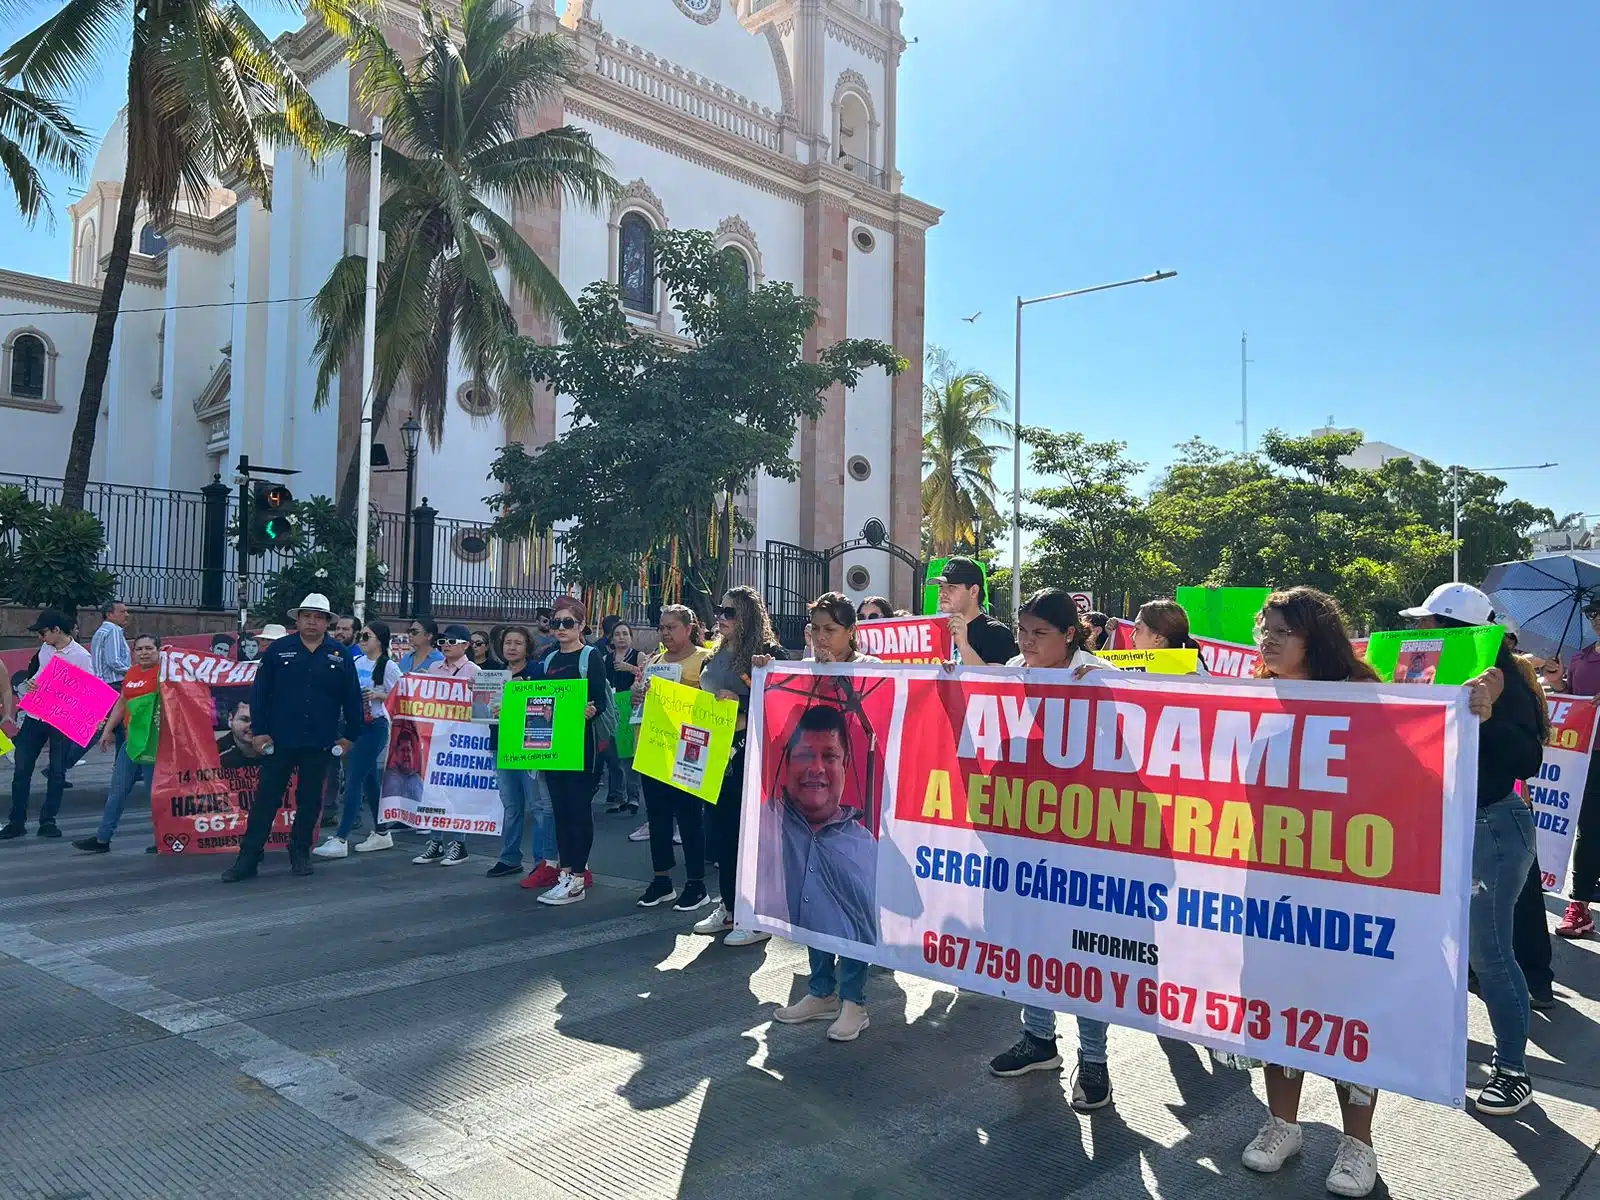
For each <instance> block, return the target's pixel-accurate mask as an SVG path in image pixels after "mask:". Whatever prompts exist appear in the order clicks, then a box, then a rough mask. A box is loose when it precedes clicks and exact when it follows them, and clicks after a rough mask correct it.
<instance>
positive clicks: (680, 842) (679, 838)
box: [672, 827, 683, 846]
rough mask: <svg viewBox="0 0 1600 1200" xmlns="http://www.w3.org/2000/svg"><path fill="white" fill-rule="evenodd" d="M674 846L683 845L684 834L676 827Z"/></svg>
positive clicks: (673, 833) (673, 838) (673, 836)
mask: <svg viewBox="0 0 1600 1200" xmlns="http://www.w3.org/2000/svg"><path fill="white" fill-rule="evenodd" d="M672 844H673V845H674V846H681V845H683V834H681V833H679V832H678V830H677V828H676V827H674V828H673V830H672Z"/></svg>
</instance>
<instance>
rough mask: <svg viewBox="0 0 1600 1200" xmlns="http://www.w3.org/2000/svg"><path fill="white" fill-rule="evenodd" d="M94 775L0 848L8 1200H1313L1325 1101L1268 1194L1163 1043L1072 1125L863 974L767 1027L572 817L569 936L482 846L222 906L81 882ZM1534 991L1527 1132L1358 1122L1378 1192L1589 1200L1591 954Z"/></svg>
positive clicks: (786, 996) (1190, 1065)
mask: <svg viewBox="0 0 1600 1200" xmlns="http://www.w3.org/2000/svg"><path fill="white" fill-rule="evenodd" d="M108 776H109V771H108V769H107V767H106V765H105V762H104V760H103V759H100V758H99V757H98V756H96V755H91V757H90V759H89V760H88V761H86V762H85V763H84V764H83V765H81V766H80V767H78V768H77V769H76V770H75V771H74V772H73V773H72V776H71V778H72V780H73V782H74V783H75V785H76V786H75V787H74V788H73V789H72V790H71V791H70V792H68V794H67V796H68V799H67V805H66V808H65V810H64V812H63V815H62V826H63V828H64V829H65V831H66V834H67V837H66V839H63V840H62V841H59V842H51V841H45V840H41V839H39V838H36V837H33V836H32V835H31V832H30V836H29V837H28V838H26V839H24V840H21V841H18V842H12V843H6V844H0V1012H3V1013H4V1014H5V1016H6V1023H7V1034H8V1036H7V1037H6V1039H5V1041H4V1044H3V1045H0V1128H3V1129H4V1131H5V1136H4V1138H3V1140H0V1197H4V1198H6V1200H11V1198H17V1200H21V1198H24V1197H26V1198H29V1200H44V1198H46V1197H49V1198H53V1200H65V1198H67V1197H95V1198H99V1197H119V1198H120V1197H162V1198H177V1197H191V1196H192V1197H207V1198H211V1197H218V1196H226V1197H272V1198H274V1200H276V1198H282V1197H318V1198H321V1197H353V1198H356V1197H359V1198H361V1200H367V1198H377V1197H441V1198H443V1197H455V1198H460V1200H476V1198H479V1197H482V1198H491V1197H493V1198H500V1197H515V1198H517V1200H535V1198H538V1197H544V1196H561V1197H585V1198H589V1197H594V1198H599V1197H629V1198H632V1197H657V1196H676V1195H683V1196H704V1197H719V1198H720V1197H737V1198H739V1200H754V1198H758V1197H766V1196H777V1197H790V1196H793V1197H808V1198H809V1197H818V1196H847V1197H855V1198H863V1200H864V1198H869V1197H880V1196H906V1197H930V1196H940V1197H965V1196H985V1197H993V1196H1005V1197H1055V1198H1065V1197H1080V1196H1081V1197H1095V1198H1097V1200H1099V1198H1105V1197H1124V1196H1182V1197H1185V1198H1190V1197H1193V1198H1196V1200H1200V1198H1208V1197H1216V1198H1219V1200H1220V1198H1223V1197H1227V1198H1228V1200H1235V1198H1238V1197H1274V1198H1276V1197H1301V1196H1305V1197H1320V1196H1324V1195H1325V1194H1326V1193H1325V1192H1324V1190H1323V1179H1324V1176H1325V1175H1326V1173H1327V1170H1328V1166H1329V1165H1330V1163H1331V1160H1332V1156H1333V1150H1334V1146H1335V1143H1336V1141H1337V1121H1338V1114H1337V1108H1336V1106H1335V1103H1334V1098H1333V1092H1332V1089H1331V1087H1329V1086H1328V1085H1327V1084H1325V1083H1323V1082H1321V1081H1311V1082H1309V1083H1308V1084H1307V1087H1306V1095H1305V1105H1304V1108H1303V1110H1302V1120H1303V1121H1304V1123H1305V1125H1306V1148H1305V1152H1304V1154H1303V1155H1302V1157H1301V1158H1300V1159H1299V1160H1298V1161H1296V1162H1294V1163H1293V1165H1291V1166H1290V1167H1288V1168H1286V1169H1285V1170H1284V1171H1283V1172H1282V1173H1281V1174H1279V1175H1278V1176H1275V1177H1267V1178H1264V1177H1258V1176H1254V1175H1252V1174H1250V1173H1249V1172H1247V1171H1246V1170H1244V1168H1242V1167H1241V1166H1240V1165H1239V1161H1238V1155H1239V1151H1240V1149H1241V1148H1242V1146H1243V1145H1244V1143H1245V1142H1246V1141H1248V1140H1249V1138H1250V1137H1251V1135H1252V1134H1253V1133H1254V1131H1255V1129H1256V1127H1257V1126H1258V1125H1259V1123H1260V1121H1261V1120H1262V1115H1263V1111H1264V1110H1263V1107H1262V1103H1261V1084H1260V1079H1259V1077H1258V1076H1257V1077H1255V1078H1251V1077H1249V1076H1246V1075H1244V1074H1242V1073H1240V1072H1236V1071H1227V1070H1219V1069H1216V1068H1214V1067H1213V1066H1212V1065H1211V1064H1210V1063H1209V1061H1208V1060H1207V1058H1206V1057H1205V1056H1204V1055H1202V1054H1201V1053H1199V1052H1198V1051H1197V1050H1196V1049H1195V1048H1193V1047H1190V1046H1186V1045H1183V1044H1181V1043H1178V1042H1167V1041H1161V1040H1158V1039H1156V1038H1153V1037H1149V1036H1147V1035H1144V1034H1136V1033H1129V1032H1126V1031H1123V1030H1113V1032H1112V1036H1111V1060H1112V1078H1113V1082H1114V1085H1115V1089H1116V1103H1115V1106H1114V1108H1112V1109H1108V1110H1105V1111H1103V1112H1101V1113H1098V1114H1096V1115H1094V1116H1092V1117H1083V1116H1079V1115H1077V1114H1075V1113H1074V1112H1073V1111H1072V1110H1071V1108H1070V1107H1069V1106H1068V1103H1067V1093H1066V1086H1067V1081H1066V1078H1065V1077H1064V1076H1059V1077H1058V1076H1055V1075H1040V1074H1034V1075H1030V1076H1027V1077H1025V1078H1022V1079H1017V1080H999V1079H994V1078H991V1077H990V1076H989V1075H988V1074H987V1073H986V1071H985V1064H986V1062H987V1060H988V1058H989V1057H990V1056H991V1055H993V1054H994V1053H996V1052H997V1051H999V1050H1001V1049H1003V1048H1005V1047H1006V1046H1007V1045H1009V1044H1010V1043H1011V1041H1012V1040H1013V1039H1014V1038H1015V1036H1016V1033H1017V1028H1018V1024H1017V1013H1016V1009H1015V1008H1014V1007H1013V1006H1011V1005H1009V1004H1006V1003H1003V1002H1000V1001H996V1000H990V999H987V998H984V997H981V996H974V995H971V994H959V995H958V994H956V993H954V992H952V991H950V990H949V989H948V988H946V987H944V986H935V985H933V984H931V983H928V982H927V981H924V980H920V979H917V978H914V977H911V976H906V975H897V974H891V973H887V972H878V971H875V972H874V973H873V976H872V978H871V980H870V982H869V986H868V1002H869V1007H870V1011H871V1015H872V1026H871V1028H870V1029H869V1030H868V1031H867V1032H866V1033H865V1034H864V1035H863V1036H862V1038H861V1040H860V1041H859V1042H856V1043H854V1044H852V1045H834V1044H830V1043H828V1042H827V1041H826V1040H825V1038H824V1029H825V1027H824V1026H823V1025H820V1024H818V1025H809V1026H801V1027H798V1028H790V1027H785V1026H779V1025H774V1024H772V1023H771V1021H770V1013H771V1009H772V1006H773V1005H774V1004H775V1003H787V1002H788V1001H789V1000H791V999H792V998H796V997H798V996H799V995H800V994H801V993H802V992H803V991H804V989H805V975H804V971H805V956H804V951H803V949H802V948H800V947H797V946H792V945H789V944H787V943H783V942H780V941H773V942H770V943H767V944H765V945H759V946H756V947H752V948H746V949H728V948H725V947H723V946H721V945H719V944H717V943H715V942H713V941H712V940H711V939H710V938H704V937H697V936H695V935H694V934H692V933H691V932H690V931H689V925H690V923H691V920H692V918H687V917H685V916H684V915H683V914H678V913H673V912H671V911H670V910H668V911H662V910H654V909H651V910H644V909H639V908H637V907H635V906H634V900H635V898H636V897H637V894H638V892H639V890H640V888H641V886H642V881H643V880H645V879H647V878H648V875H649V869H648V855H647V852H646V848H645V847H643V846H640V845H635V844H630V843H628V842H627V841H626V839H625V834H626V833H627V831H628V829H630V828H631V827H632V823H631V822H629V821H627V820H625V819H619V818H615V817H605V816H597V821H598V823H599V825H600V829H601V834H600V836H599V839H598V841H597V845H596V849H595V855H594V864H593V865H594V868H595V870H596V871H597V873H598V874H599V875H600V878H599V880H598V886H597V887H596V888H595V889H594V890H593V892H592V893H591V894H590V897H589V899H587V900H586V901H585V902H584V903H582V904H579V905H574V906H572V907H569V908H564V909H550V908H547V907H544V906H541V905H538V904H535V903H534V902H533V893H531V892H526V891H523V890H521V889H520V888H518V887H517V885H516V881H515V879H514V878H513V879H510V880H490V879H486V878H484V874H483V873H484V871H485V870H486V869H487V868H488V866H489V864H490V863H491V862H492V861H493V856H494V853H495V850H496V849H497V846H496V845H495V844H494V843H493V842H491V841H488V840H485V839H474V840H473V842H472V843H471V844H472V850H473V857H472V858H471V859H470V860H469V861H468V862H467V863H466V864H464V865H462V866H459V867H454V868H448V869H447V868H441V867H416V866H412V865H411V863H410V857H411V854H410V853H408V852H406V850H404V849H401V848H399V847H397V849H396V850H394V851H390V852H387V853H381V854H374V855H363V856H360V857H352V858H350V859H348V860H345V861H343V862H335V863H319V865H318V867H317V871H316V874H315V876H314V877H312V878H309V879H296V878H293V877H291V876H290V875H289V874H288V870H287V864H286V862H285V861H284V859H283V857H282V856H281V855H277V856H273V857H272V858H269V860H268V864H267V869H266V873H265V874H264V875H263V876H262V877H261V878H260V879H259V880H257V881H255V882H254V883H252V884H245V885H236V886H224V885H222V884H221V883H219V882H218V881H217V874H218V872H219V871H220V870H221V869H222V867H223V866H225V865H226V863H227V861H228V859H227V857H226V856H221V857H217V856H213V857H206V858H189V859H172V858H165V857H163V858H159V859H158V858H155V857H153V856H147V855H145V854H143V853H142V852H141V851H142V849H143V847H144V846H145V845H146V844H147V843H148V841H149V830H150V824H149V815H148V809H147V808H137V807H136V808H134V809H132V810H131V811H130V813H129V815H128V817H127V819H126V821H125V823H124V826H123V830H122V832H121V834H120V835H119V837H118V840H117V842H116V845H115V847H114V850H113V852H112V853H111V854H109V855H105V856H98V857H94V856H88V855H82V854H79V853H77V852H75V851H73V850H72V849H71V847H70V846H69V845H68V842H69V841H70V840H71V839H72V838H74V837H82V836H86V835H87V834H89V833H90V832H92V831H93V829H94V826H95V824H96V822H97V818H98V814H99V808H100V803H101V801H102V799H103V797H104V789H105V783H106V780H107V778H108ZM9 782H10V769H9V766H0V785H4V786H7V787H8V786H9ZM42 797H43V780H42V779H41V780H39V781H38V786H37V788H36V790H35V805H37V803H38V802H39V801H40V800H42ZM31 828H32V826H31V825H30V831H31ZM402 840H403V842H404V844H405V845H407V846H409V845H410V844H411V843H412V840H413V839H411V838H410V837H407V838H404V839H402ZM1552 907H1553V906H1552ZM1556 967H1557V977H1558V984H1557V992H1558V994H1559V995H1560V996H1561V997H1562V1003H1561V1004H1560V1006H1559V1007H1558V1008H1557V1009H1556V1010H1555V1011H1554V1012H1551V1013H1535V1014H1534V1034H1533V1044H1532V1046H1530V1054H1531V1061H1532V1066H1533V1070H1534V1073H1535V1077H1536V1082H1537V1085H1538V1089H1539V1095H1538V1101H1537V1103H1536V1105H1535V1106H1533V1107H1530V1108H1528V1109H1526V1110H1525V1111H1524V1112H1523V1113H1521V1114H1520V1115H1519V1116H1517V1117H1515V1118H1512V1119H1507V1120H1500V1121H1493V1120H1482V1119H1478V1118H1476V1117H1474V1116H1471V1115H1468V1114H1467V1113H1465V1112H1457V1111H1452V1110H1449V1109H1446V1108H1441V1107H1437V1106H1434V1105H1428V1104H1422V1103H1420V1102H1417V1101H1412V1100H1409V1099H1406V1098H1403V1097H1398V1096H1392V1095H1385V1096H1383V1097H1382V1098H1381V1099H1380V1107H1379V1110H1378V1115H1377V1125H1376V1131H1377V1146H1378V1154H1379V1163H1380V1168H1381V1171H1382V1180H1381V1182H1380V1185H1379V1189H1378V1190H1377V1191H1376V1192H1375V1193H1374V1194H1375V1195H1380V1196H1381V1195H1386V1194H1387V1195H1393V1196H1403V1197H1452V1198H1461V1200H1467V1198H1476V1197H1482V1198H1485V1200H1506V1198H1508V1197H1517V1196H1549V1197H1562V1198H1577V1197H1586V1198H1589V1200H1597V1198H1600V1167H1597V1166H1595V1165H1594V1161H1593V1160H1594V1157H1595V1151H1596V1146H1597V1143H1600V1112H1597V1111H1596V1105H1597V1101H1600V1087H1597V1085H1600V1073H1597V1071H1596V1066H1597V1064H1600V1037H1596V1022H1597V1019H1600V1002H1597V1001H1596V1000H1594V999H1589V998H1585V997H1600V943H1596V942H1594V941H1590V942H1588V943H1585V944H1581V945H1577V946H1570V945H1561V946H1558V947H1557V959H1556ZM1580 993H1581V994H1580ZM1469 1004H1470V1006H1471V1008H1470V1017H1471V1023H1472V1039H1473V1040H1472V1046H1471V1057H1472V1059H1473V1063H1474V1065H1473V1068H1472V1079H1471V1082H1477V1081H1481V1079H1482V1078H1483V1077H1484V1075H1485V1073H1484V1071H1483V1068H1482V1067H1481V1065H1479V1064H1482V1063H1484V1062H1486V1061H1487V1059H1488V1057H1489V1038H1488V1025H1487V1021H1486V1019H1485V1017H1484V1013H1483V1009H1482V1007H1481V1005H1479V1004H1478V1002H1477V1001H1476V1000H1475V999H1474V1000H1470V1001H1469ZM1072 1027H1073V1023H1072V1022H1071V1021H1070V1020H1064V1021H1063V1022H1062V1030H1063V1050H1064V1052H1065V1053H1066V1054H1067V1055H1068V1057H1069V1059H1070V1057H1071V1044H1072V1037H1073V1035H1072V1032H1071V1030H1072Z"/></svg>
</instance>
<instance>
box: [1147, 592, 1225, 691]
mask: <svg viewBox="0 0 1600 1200" xmlns="http://www.w3.org/2000/svg"><path fill="white" fill-rule="evenodd" d="M1133 648H1134V649H1135V650H1196V651H1197V650H1199V649H1200V643H1199V642H1197V641H1195V640H1194V638H1192V637H1190V636H1189V613H1188V612H1187V610H1185V609H1184V607H1183V605H1181V604H1179V603H1178V602H1177V601H1176V600H1150V601H1147V602H1146V603H1144V604H1141V605H1140V606H1139V615H1138V616H1136V617H1135V618H1134V619H1133ZM1197 673H1198V674H1201V675H1205V674H1207V673H1208V672H1207V671H1206V665H1205V662H1204V661H1201V663H1200V665H1199V670H1198V672H1197Z"/></svg>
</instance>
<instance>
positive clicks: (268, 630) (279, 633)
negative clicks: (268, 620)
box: [256, 625, 289, 642]
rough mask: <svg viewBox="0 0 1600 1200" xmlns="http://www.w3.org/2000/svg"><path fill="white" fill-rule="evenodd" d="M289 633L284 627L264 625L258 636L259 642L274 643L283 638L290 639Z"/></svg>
mask: <svg viewBox="0 0 1600 1200" xmlns="http://www.w3.org/2000/svg"><path fill="white" fill-rule="evenodd" d="M288 636H289V631H288V630H287V629H285V628H284V627H283V626H282V625H263V626H262V627H261V632H260V633H258V634H256V641H258V642H273V641H276V640H277V639H278V638H281V637H288Z"/></svg>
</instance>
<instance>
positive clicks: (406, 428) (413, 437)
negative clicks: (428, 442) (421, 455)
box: [400, 413, 422, 454]
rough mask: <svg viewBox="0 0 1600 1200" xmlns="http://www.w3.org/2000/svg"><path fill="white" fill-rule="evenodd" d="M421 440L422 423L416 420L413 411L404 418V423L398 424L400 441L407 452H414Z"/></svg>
mask: <svg viewBox="0 0 1600 1200" xmlns="http://www.w3.org/2000/svg"><path fill="white" fill-rule="evenodd" d="M421 440H422V425H421V423H420V422H419V421H418V420H417V416H416V414H415V413H412V414H411V415H410V416H409V417H407V418H406V423H405V424H404V425H402V426H400V443H401V445H403V446H404V447H405V448H406V453H407V454H415V453H416V452H417V446H418V444H419V443H420V442H421Z"/></svg>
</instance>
